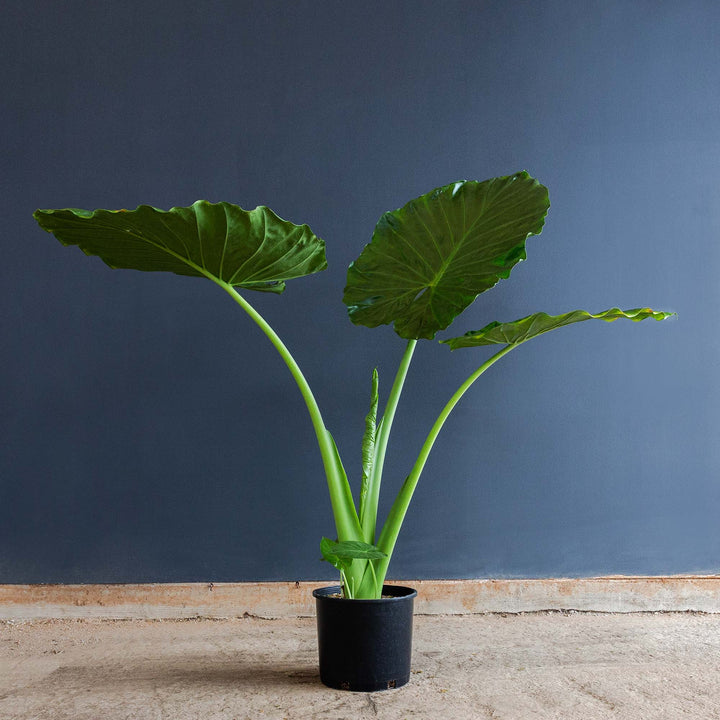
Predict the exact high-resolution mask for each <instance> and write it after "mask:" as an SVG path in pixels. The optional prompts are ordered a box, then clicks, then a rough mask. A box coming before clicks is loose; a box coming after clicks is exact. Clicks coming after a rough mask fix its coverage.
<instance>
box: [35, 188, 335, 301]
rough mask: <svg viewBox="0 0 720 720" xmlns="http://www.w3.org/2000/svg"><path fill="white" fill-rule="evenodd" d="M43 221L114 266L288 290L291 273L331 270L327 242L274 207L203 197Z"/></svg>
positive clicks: (51, 215)
mask: <svg viewBox="0 0 720 720" xmlns="http://www.w3.org/2000/svg"><path fill="white" fill-rule="evenodd" d="M34 217H35V219H36V220H37V222H38V223H39V224H40V226H41V227H42V228H43V229H44V230H47V231H48V232H51V233H53V234H54V235H55V237H56V238H57V239H58V240H60V242H61V243H63V245H78V246H79V247H80V249H81V250H82V251H83V252H84V253H85V254H87V255H97V256H99V257H100V258H102V260H104V261H105V263H107V264H108V265H109V266H110V267H112V268H131V269H134V270H159V271H162V270H164V271H168V272H173V273H177V274H178V275H192V276H198V277H203V276H204V277H210V278H213V279H217V280H221V281H223V282H225V283H228V284H230V285H234V286H239V287H243V288H248V289H251V290H264V291H270V292H282V291H283V290H284V288H285V283H284V281H285V280H290V279H292V278H297V277H302V276H304V275H309V274H311V273H315V272H318V271H319V270H324V269H325V267H327V263H326V261H325V243H324V242H323V241H322V240H321V239H320V238H318V237H316V236H315V235H314V234H313V233H312V231H311V230H310V228H309V227H308V226H307V225H294V224H293V223H291V222H288V221H286V220H282V219H281V218H279V217H278V216H277V215H276V214H275V213H274V212H273V211H272V210H270V208H267V207H263V206H260V207H257V208H255V209H254V210H249V211H248V210H243V209H242V208H241V207H238V206H237V205H232V204H230V203H226V202H220V203H210V202H207V201H206V200H198V201H197V202H195V203H193V205H191V206H190V207H175V208H172V209H171V210H167V211H165V210H158V209H157V208H154V207H150V206H149V205H140V206H139V207H137V208H136V209H135V210H132V211H129V210H94V211H89V210H76V209H65V210H37V211H36V212H35V214H34Z"/></svg>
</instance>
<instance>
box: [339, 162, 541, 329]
mask: <svg viewBox="0 0 720 720" xmlns="http://www.w3.org/2000/svg"><path fill="white" fill-rule="evenodd" d="M549 206H550V203H549V201H548V192H547V188H546V187H544V186H543V185H541V184H540V183H539V182H538V181H537V180H535V179H534V178H532V177H530V175H528V173H526V172H519V173H516V174H515V175H510V176H507V177H498V178H493V179H491V180H485V181H484V182H475V181H464V182H456V183H452V184H451V185H445V186H444V187H440V188H437V189H436V190H433V191H432V192H430V193H428V194H426V195H423V196H421V197H419V198H417V199H415V200H411V201H410V202H409V203H408V204H407V205H405V206H404V207H402V208H400V209H399V210H394V211H392V212H387V213H385V214H384V215H383V216H382V217H381V218H380V221H379V222H378V224H377V227H376V228H375V232H374V233H373V237H372V241H371V242H370V243H369V244H368V245H366V246H365V248H364V250H363V251H362V253H361V254H360V257H359V258H358V259H357V260H356V261H355V262H354V263H352V264H351V265H350V268H349V270H348V277H347V286H346V287H345V295H344V297H343V301H344V302H345V304H346V305H347V306H348V311H349V313H350V318H351V320H352V321H353V322H354V323H356V324H358V325H366V326H368V327H376V326H378V325H385V324H389V323H394V327H395V332H397V333H398V335H400V336H401V337H403V338H408V339H410V338H427V339H430V338H433V337H434V336H435V333H437V332H438V330H443V329H444V328H446V327H447V326H448V325H449V324H450V323H451V322H452V321H453V319H454V318H455V317H456V316H457V315H458V314H459V313H461V312H462V311H463V310H464V309H465V308H466V307H467V306H468V305H470V303H472V301H473V300H474V299H475V298H476V297H477V296H478V294H479V293H482V292H484V291H485V290H488V289H489V288H491V287H493V286H494V285H495V284H496V283H497V282H498V280H500V278H506V277H508V275H509V274H510V271H511V269H512V268H513V266H514V265H515V264H516V263H518V262H519V261H520V260H523V259H524V258H525V240H526V238H527V237H528V236H529V235H537V234H538V233H540V231H541V230H542V227H543V223H544V222H545V215H546V214H547V210H548V207H549Z"/></svg>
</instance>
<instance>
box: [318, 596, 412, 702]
mask: <svg viewBox="0 0 720 720" xmlns="http://www.w3.org/2000/svg"><path fill="white" fill-rule="evenodd" d="M339 590H340V588H339V587H327V588H320V589H319V590H315V591H314V592H313V595H314V597H315V602H316V608H317V626H318V649H319V654H320V679H321V680H322V682H323V684H324V685H327V687H331V688H334V689H336V690H350V691H351V692H376V691H378V690H390V689H392V688H399V687H402V686H403V685H405V684H407V682H408V680H409V679H410V656H411V652H412V618H413V600H414V599H415V596H416V595H417V593H416V592H415V590H413V589H412V588H406V587H400V586H398V585H385V586H384V587H383V598H382V599H379V600H347V599H345V598H342V597H337V593H338V592H339Z"/></svg>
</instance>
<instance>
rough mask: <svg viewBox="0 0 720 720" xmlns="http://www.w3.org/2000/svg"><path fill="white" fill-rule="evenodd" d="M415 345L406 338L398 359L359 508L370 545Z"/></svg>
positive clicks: (364, 531)
mask: <svg viewBox="0 0 720 720" xmlns="http://www.w3.org/2000/svg"><path fill="white" fill-rule="evenodd" d="M416 345H417V340H408V344H407V345H406V347H405V352H404V353H403V356H402V359H401V360H400V366H399V367H398V371H397V374H396V375H395V380H394V382H393V386H392V389H391V390H390V395H389V397H388V401H387V405H386V406H385V411H384V412H383V417H382V422H381V425H380V431H379V432H378V436H377V439H376V441H375V460H374V462H373V467H372V472H371V473H370V482H369V484H368V491H367V495H366V497H365V502H364V503H363V507H362V508H361V510H360V517H361V524H362V532H363V538H364V540H365V542H366V543H370V544H371V545H372V544H373V543H374V542H375V531H376V527H377V511H378V503H379V501H380V484H381V483H382V472H383V465H384V464H385V452H386V450H387V445H388V439H389V438H390V430H391V428H392V424H393V419H394V418H395V410H396V409H397V406H398V402H399V400H400V395H401V394H402V389H403V385H404V384H405V377H406V376H407V373H408V368H409V367H410V361H411V360H412V356H413V352H414V351H415V346H416Z"/></svg>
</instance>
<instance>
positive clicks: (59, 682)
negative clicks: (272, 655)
mask: <svg viewBox="0 0 720 720" xmlns="http://www.w3.org/2000/svg"><path fill="white" fill-rule="evenodd" d="M39 685H40V686H41V687H48V689H49V687H50V686H52V687H53V689H57V688H58V687H59V686H62V687H63V688H65V689H67V690H71V689H77V688H81V687H84V688H87V687H94V688H100V687H102V688H104V689H107V690H109V691H111V692H112V691H113V690H118V691H120V690H122V689H123V688H132V689H133V690H140V689H146V688H153V689H161V688H170V687H173V686H181V687H187V686H192V685H197V686H203V687H214V688H217V687H223V686H226V687H228V688H232V689H234V690H238V689H241V688H243V687H248V688H250V687H252V688H254V689H259V688H275V689H279V688H286V689H293V688H297V687H298V686H301V685H317V686H321V683H320V673H319V671H318V668H317V663H313V664H309V663H307V662H305V661H299V662H297V663H294V664H292V665H291V664H288V663H283V664H278V663H277V662H273V661H272V660H268V662H258V661H243V660H231V659H227V660H223V659H217V658H209V657H208V656H201V657H195V658H192V657H187V656H184V657H182V658H177V659H175V658H173V659H168V658H147V659H137V658H133V660H132V665H130V664H122V663H118V662H107V663H102V664H98V665H94V666H93V667H87V666H73V665H68V666H64V667H59V668H58V669H57V670H55V671H54V672H52V673H50V674H49V675H48V676H47V677H45V678H44V679H43V680H42V681H41V682H40V683H39ZM38 689H41V688H38Z"/></svg>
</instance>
